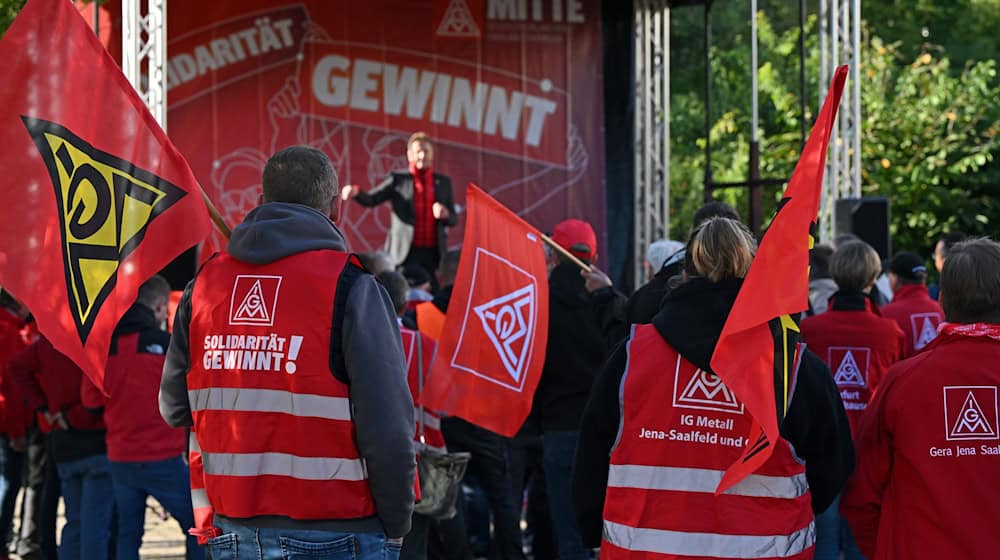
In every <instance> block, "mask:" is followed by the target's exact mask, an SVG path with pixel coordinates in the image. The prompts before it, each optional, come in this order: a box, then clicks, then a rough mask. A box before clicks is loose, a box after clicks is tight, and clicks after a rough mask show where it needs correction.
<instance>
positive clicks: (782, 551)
mask: <svg viewBox="0 0 1000 560" xmlns="http://www.w3.org/2000/svg"><path fill="white" fill-rule="evenodd" d="M620 395H621V397H620V398H621V410H622V416H621V425H620V428H619V432H618V433H619V436H618V441H617V442H616V443H615V447H614V449H613V451H612V454H611V465H610V471H609V473H608V492H607V497H606V499H605V506H604V542H603V543H602V545H601V558H602V559H619V558H622V559H629V560H637V559H640V558H656V559H668V558H671V559H672V558H677V559H681V558H683V559H687V560H690V559H699V560H700V559H706V560H707V559H709V558H711V559H714V560H718V559H723V558H768V559H771V558H794V559H806V558H812V555H813V545H814V543H815V540H816V530H815V526H814V523H813V513H812V507H811V498H810V495H809V485H808V483H807V482H806V476H805V467H804V465H803V464H802V463H801V462H800V461H799V460H798V459H797V458H796V457H795V455H794V453H793V451H792V449H791V447H790V446H789V444H788V442H786V441H784V440H781V441H780V442H778V446H777V448H776V449H775V451H774V454H773V455H772V456H771V458H770V459H769V460H768V461H767V463H765V464H764V466H762V467H761V468H760V469H758V470H757V471H756V472H754V473H753V474H751V475H750V476H748V477H747V478H746V479H744V480H743V481H742V482H740V483H739V484H737V485H736V486H733V487H732V488H730V489H729V490H727V491H726V492H725V493H724V494H722V495H720V496H715V489H716V488H717V486H718V484H719V481H720V480H721V479H722V475H723V473H724V472H725V471H726V469H727V468H728V467H729V466H730V465H731V464H732V463H733V462H734V461H736V460H737V459H738V458H739V456H740V454H741V452H742V450H743V448H744V447H745V446H746V443H747V441H746V438H747V432H748V431H749V429H750V416H749V415H748V414H747V413H746V411H745V410H744V406H743V404H742V403H741V402H740V401H738V400H737V399H736V398H735V396H734V395H733V393H732V392H731V391H730V390H729V389H728V388H727V387H726V386H725V385H724V384H723V383H722V381H721V380H720V379H719V378H718V377H716V376H715V375H714V374H712V373H710V372H706V371H703V370H700V369H698V368H697V367H696V366H694V365H693V364H691V363H690V362H688V361H687V360H685V359H684V358H683V357H681V355H680V354H679V353H678V352H677V351H676V350H674V349H673V348H671V347H670V345H668V344H667V343H666V341H664V340H663V338H662V337H661V336H660V334H659V333H658V332H657V331H656V329H655V328H654V327H652V326H651V325H642V326H639V327H637V328H636V329H635V331H634V333H633V336H632V338H631V340H630V341H629V343H628V366H627V369H626V372H625V377H624V378H623V380H622V389H621V393H620Z"/></svg>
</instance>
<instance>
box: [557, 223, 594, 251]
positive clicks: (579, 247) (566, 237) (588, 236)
mask: <svg viewBox="0 0 1000 560" xmlns="http://www.w3.org/2000/svg"><path fill="white" fill-rule="evenodd" d="M552 240H553V241H555V242H556V243H558V244H559V246H560V247H562V248H563V249H566V250H567V251H569V252H570V253H573V254H574V255H575V256H577V257H578V258H581V259H585V260H588V261H593V260H594V257H596V256H597V234H595V233H594V228H592V227H590V224H588V223H587V222H584V221H583V220H564V221H562V222H559V223H558V224H557V225H556V228H555V229H554V230H553V231H552Z"/></svg>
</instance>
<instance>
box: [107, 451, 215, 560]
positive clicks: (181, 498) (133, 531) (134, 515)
mask: <svg viewBox="0 0 1000 560" xmlns="http://www.w3.org/2000/svg"><path fill="white" fill-rule="evenodd" d="M111 481H112V483H113V484H114V488H115V503H116V504H117V505H118V543H117V546H116V548H115V550H116V555H115V559H116V560H138V559H139V547H141V546H142V534H143V525H144V521H145V518H146V497H147V496H152V497H154V498H156V501H158V502H160V504H161V505H162V506H163V507H164V508H165V509H166V510H167V512H168V513H170V515H172V516H173V518H174V519H176V520H177V523H179V524H180V526H181V530H182V531H183V532H184V535H185V536H186V537H187V550H188V560H204V558H205V551H204V550H203V549H202V548H201V547H200V546H198V539H196V538H195V537H192V536H189V535H188V530H189V529H191V528H192V527H194V511H193V509H192V506H191V484H190V475H189V474H188V468H187V465H185V464H184V460H183V459H181V457H180V456H177V457H174V458H173V459H165V460H162V461H149V462H131V461H129V462H125V461H122V462H118V461H112V462H111Z"/></svg>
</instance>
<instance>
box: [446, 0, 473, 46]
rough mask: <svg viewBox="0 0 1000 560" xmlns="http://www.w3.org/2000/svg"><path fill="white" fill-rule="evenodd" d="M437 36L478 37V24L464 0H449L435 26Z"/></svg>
mask: <svg viewBox="0 0 1000 560" xmlns="http://www.w3.org/2000/svg"><path fill="white" fill-rule="evenodd" d="M437 35H438V36H439V37H479V26H478V25H476V19H475V18H474V17H472V12H471V11H470V10H469V5H468V4H467V3H466V2H465V0H451V3H450V4H448V9H447V10H445V12H444V17H443V18H441V25H439V26H438V28H437Z"/></svg>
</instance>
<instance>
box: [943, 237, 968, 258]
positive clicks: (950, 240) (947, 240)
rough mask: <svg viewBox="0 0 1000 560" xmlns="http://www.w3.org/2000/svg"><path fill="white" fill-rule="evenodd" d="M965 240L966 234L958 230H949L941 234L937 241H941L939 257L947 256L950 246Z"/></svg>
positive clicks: (949, 252)
mask: <svg viewBox="0 0 1000 560" xmlns="http://www.w3.org/2000/svg"><path fill="white" fill-rule="evenodd" d="M965 240H966V235H965V234H964V233H962V232H960V231H950V232H948V233H946V234H944V235H942V236H941V237H940V238H938V242H940V243H941V257H942V258H947V257H948V256H949V255H950V254H951V249H952V247H954V246H955V245H956V244H958V243H961V242H963V241H965Z"/></svg>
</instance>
